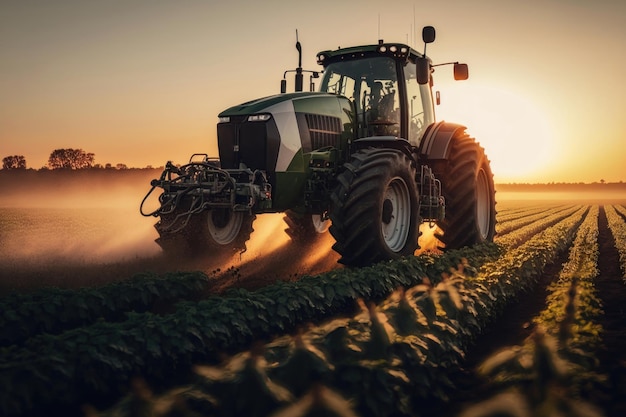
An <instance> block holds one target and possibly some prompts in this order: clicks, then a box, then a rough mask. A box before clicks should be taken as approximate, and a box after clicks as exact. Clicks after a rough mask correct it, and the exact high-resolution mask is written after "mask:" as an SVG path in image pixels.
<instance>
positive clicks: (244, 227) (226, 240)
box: [155, 209, 256, 256]
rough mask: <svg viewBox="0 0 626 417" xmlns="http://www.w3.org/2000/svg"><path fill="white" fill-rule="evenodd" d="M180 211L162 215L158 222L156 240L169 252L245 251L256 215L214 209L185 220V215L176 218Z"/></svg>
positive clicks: (185, 253) (193, 253)
mask: <svg viewBox="0 0 626 417" xmlns="http://www.w3.org/2000/svg"><path fill="white" fill-rule="evenodd" d="M178 214H179V213H176V212H175V213H173V214H169V215H164V216H161V220H160V221H159V222H158V223H157V224H156V225H155V228H156V229H157V231H158V232H159V238H158V239H157V240H156V242H157V243H158V244H159V246H161V248H163V250H164V251H166V252H167V253H171V254H176V255H189V256H195V255H202V254H209V255H211V254H217V253H219V254H220V255H221V254H225V253H228V252H232V253H235V252H242V251H245V250H246V242H247V241H248V240H249V239H250V235H251V234H252V232H253V230H254V229H253V228H252V224H253V222H254V220H255V218H256V216H255V215H250V214H248V213H244V212H235V211H232V210H230V209H213V210H208V211H203V212H201V213H198V214H193V215H191V217H190V218H189V220H188V221H187V223H186V224H185V217H184V216H181V217H180V218H178V219H176V217H177V215H178ZM183 225H184V226H183ZM181 226H182V227H181Z"/></svg>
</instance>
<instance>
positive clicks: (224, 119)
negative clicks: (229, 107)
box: [219, 116, 230, 123]
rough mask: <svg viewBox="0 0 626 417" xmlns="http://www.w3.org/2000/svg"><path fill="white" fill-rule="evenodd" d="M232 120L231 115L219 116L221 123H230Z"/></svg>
mask: <svg viewBox="0 0 626 417" xmlns="http://www.w3.org/2000/svg"><path fill="white" fill-rule="evenodd" d="M229 122H230V117H229V116H221V117H220V118H219V123H229Z"/></svg>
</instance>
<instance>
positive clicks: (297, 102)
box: [218, 92, 338, 118]
mask: <svg viewBox="0 0 626 417" xmlns="http://www.w3.org/2000/svg"><path fill="white" fill-rule="evenodd" d="M331 97H332V98H334V100H329V98H331ZM337 97H338V96H336V95H334V94H328V93H318V92H299V93H289V94H277V95H274V96H269V97H263V98H259V99H256V100H252V101H248V102H246V103H242V104H239V105H237V106H233V107H230V108H228V109H226V110H224V111H223V112H221V113H220V114H219V115H218V116H219V117H220V118H224V117H237V116H249V115H251V114H257V113H264V112H267V111H270V112H271V110H270V108H271V107H273V106H275V105H277V104H280V103H284V102H287V101H293V104H294V107H295V108H296V111H298V110H299V109H298V107H306V109H305V108H302V109H301V111H305V112H307V113H308V112H311V113H317V114H327V115H337V114H336V112H337V107H336V103H337V102H336V100H337ZM311 99H312V100H311ZM331 101H332V102H334V104H335V105H334V106H331V107H332V108H329V107H328V106H325V105H324V104H325V103H329V102H331Z"/></svg>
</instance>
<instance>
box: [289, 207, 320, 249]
mask: <svg viewBox="0 0 626 417" xmlns="http://www.w3.org/2000/svg"><path fill="white" fill-rule="evenodd" d="M283 220H284V221H285V223H287V226H288V228H287V229H285V233H287V234H288V235H289V237H290V238H291V240H292V241H295V242H307V241H310V240H314V239H316V238H317V237H319V236H321V235H323V234H324V233H326V232H327V231H328V228H329V227H330V220H322V216H321V215H319V214H299V213H297V212H295V211H293V210H287V211H286V212H285V217H283Z"/></svg>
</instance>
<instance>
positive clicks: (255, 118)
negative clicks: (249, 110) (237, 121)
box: [248, 113, 272, 122]
mask: <svg viewBox="0 0 626 417" xmlns="http://www.w3.org/2000/svg"><path fill="white" fill-rule="evenodd" d="M270 117H272V115H270V114H267V113H264V114H251V115H250V116H248V121H249V122H265V121H267V120H269V119H270Z"/></svg>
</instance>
